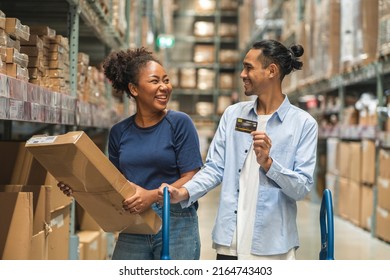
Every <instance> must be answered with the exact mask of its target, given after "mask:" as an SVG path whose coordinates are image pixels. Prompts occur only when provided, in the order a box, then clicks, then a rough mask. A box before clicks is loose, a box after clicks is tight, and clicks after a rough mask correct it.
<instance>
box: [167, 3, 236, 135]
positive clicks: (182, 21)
mask: <svg viewBox="0 0 390 280" xmlns="http://www.w3.org/2000/svg"><path fill="white" fill-rule="evenodd" d="M195 2H196V1H183V0H181V1H176V4H177V6H178V7H179V8H178V9H177V10H176V11H174V13H173V18H174V32H175V41H176V43H175V47H174V48H173V49H172V50H170V52H171V55H170V58H171V60H170V61H169V62H168V68H174V69H178V70H181V69H194V70H195V71H198V70H199V69H208V70H212V71H213V72H214V73H215V77H214V81H213V87H211V88H208V89H199V88H197V85H196V86H195V87H194V88H185V87H181V86H180V85H178V86H175V87H174V90H173V97H172V98H173V100H177V101H178V102H179V104H180V110H182V111H184V112H186V113H188V114H189V115H190V116H191V118H192V119H193V120H195V121H205V122H209V123H210V122H211V123H213V124H214V125H213V126H214V128H216V125H217V123H218V121H219V117H220V115H219V114H218V102H219V100H218V98H219V97H220V96H227V97H229V96H231V94H232V92H233V91H234V90H235V89H234V88H232V89H222V88H220V86H219V85H220V77H221V73H223V72H227V73H232V74H234V73H235V70H236V69H235V64H234V63H221V61H220V53H221V50H223V49H231V50H237V49H238V45H237V38H236V37H222V38H221V37H220V36H219V32H220V28H221V23H231V24H237V23H238V22H237V20H238V15H237V11H236V10H230V9H229V10H227V9H226V10H225V9H223V7H222V6H221V2H222V1H221V0H215V9H213V10H212V11H197V10H196V9H195V7H194V5H195ZM233 2H234V3H235V1H233ZM233 2H232V3H233ZM196 21H206V22H210V23H212V24H213V25H214V30H213V35H212V36H207V37H197V36H195V35H194V34H193V31H194V23H195V22H196ZM196 45H208V46H214V54H213V57H214V61H213V62H210V63H199V62H194V59H193V55H194V47H195V46H196ZM196 84H197V83H196ZM198 101H200V102H202V101H205V102H210V103H212V104H213V106H214V108H213V110H212V112H210V114H206V115H201V114H198V113H197V112H196V109H195V104H196V102H198Z"/></svg>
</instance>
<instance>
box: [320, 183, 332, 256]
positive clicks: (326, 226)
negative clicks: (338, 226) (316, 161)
mask: <svg viewBox="0 0 390 280" xmlns="http://www.w3.org/2000/svg"><path fill="white" fill-rule="evenodd" d="M325 218H326V219H325ZM320 227H321V251H320V260H334V224H333V203H332V193H331V191H330V190H329V189H325V190H324V192H323V196H322V201H321V208H320Z"/></svg>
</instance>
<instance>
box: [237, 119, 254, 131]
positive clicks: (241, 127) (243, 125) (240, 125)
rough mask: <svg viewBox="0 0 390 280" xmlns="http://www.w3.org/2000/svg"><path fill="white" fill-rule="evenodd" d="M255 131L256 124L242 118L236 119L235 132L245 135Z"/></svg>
mask: <svg viewBox="0 0 390 280" xmlns="http://www.w3.org/2000/svg"><path fill="white" fill-rule="evenodd" d="M256 129H257V122H256V121H251V120H246V119H243V118H237V121H236V130H237V131H241V132H246V133H251V132H252V131H255V130H256Z"/></svg>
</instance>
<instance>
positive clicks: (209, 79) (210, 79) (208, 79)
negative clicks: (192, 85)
mask: <svg viewBox="0 0 390 280" xmlns="http://www.w3.org/2000/svg"><path fill="white" fill-rule="evenodd" d="M197 74H198V77H197V81H198V83H197V85H198V89H212V88H214V87H215V86H214V81H215V71H213V70H211V69H204V68H200V69H198V71H197Z"/></svg>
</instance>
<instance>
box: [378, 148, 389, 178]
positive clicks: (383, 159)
mask: <svg viewBox="0 0 390 280" xmlns="http://www.w3.org/2000/svg"><path fill="white" fill-rule="evenodd" d="M389 166H390V151H389V150H386V149H380V150H379V176H380V177H382V178H387V179H389V178H390V168H389Z"/></svg>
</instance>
